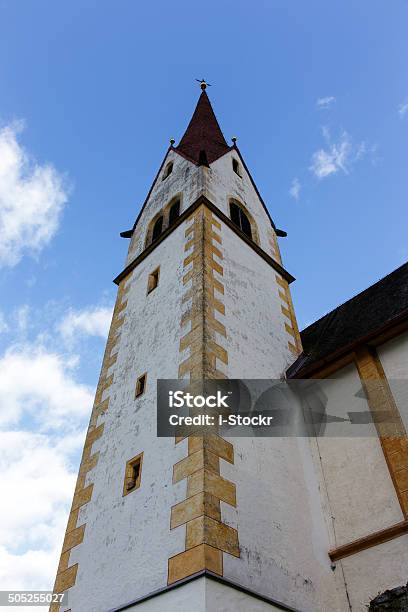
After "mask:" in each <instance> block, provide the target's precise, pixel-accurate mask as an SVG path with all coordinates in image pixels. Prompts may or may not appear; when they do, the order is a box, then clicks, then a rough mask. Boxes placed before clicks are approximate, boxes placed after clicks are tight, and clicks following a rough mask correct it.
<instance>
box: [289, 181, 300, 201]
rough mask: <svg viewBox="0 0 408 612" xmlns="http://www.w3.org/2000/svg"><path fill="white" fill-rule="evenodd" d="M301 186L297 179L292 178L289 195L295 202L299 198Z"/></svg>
mask: <svg viewBox="0 0 408 612" xmlns="http://www.w3.org/2000/svg"><path fill="white" fill-rule="evenodd" d="M300 189H301V185H300V182H299V180H298V179H297V178H294V179H293V181H292V184H291V186H290V189H289V195H290V196H292V198H294V199H295V200H298V199H299V196H300Z"/></svg>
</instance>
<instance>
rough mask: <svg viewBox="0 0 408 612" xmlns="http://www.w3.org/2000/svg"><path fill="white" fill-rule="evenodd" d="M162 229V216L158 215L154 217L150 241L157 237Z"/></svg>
mask: <svg viewBox="0 0 408 612" xmlns="http://www.w3.org/2000/svg"><path fill="white" fill-rule="evenodd" d="M162 230H163V217H162V216H160V217H158V218H157V219H156V222H155V224H154V226H153V233H152V242H154V241H155V240H157V239H158V238H159V236H160V234H161V233H162Z"/></svg>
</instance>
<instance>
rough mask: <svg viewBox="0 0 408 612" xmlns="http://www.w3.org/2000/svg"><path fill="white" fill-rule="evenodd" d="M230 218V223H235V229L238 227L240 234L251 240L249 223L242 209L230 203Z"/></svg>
mask: <svg viewBox="0 0 408 612" xmlns="http://www.w3.org/2000/svg"><path fill="white" fill-rule="evenodd" d="M230 217H231V221H232V222H233V223H235V225H236V226H237V227H239V229H240V230H241V232H243V233H244V234H245V235H246V236H248V238H251V240H252V229H251V223H250V221H249V219H248V217H247V216H246V214H245V213H244V211H243V210H242V208H241V207H240V206H238V204H235V203H234V202H230Z"/></svg>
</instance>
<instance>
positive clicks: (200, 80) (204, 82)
mask: <svg viewBox="0 0 408 612" xmlns="http://www.w3.org/2000/svg"><path fill="white" fill-rule="evenodd" d="M196 81H197V83H200V87H201V89H202V90H203V91H204V89H206V88H207V87H211V84H210V83H207V81H206V80H205V79H196Z"/></svg>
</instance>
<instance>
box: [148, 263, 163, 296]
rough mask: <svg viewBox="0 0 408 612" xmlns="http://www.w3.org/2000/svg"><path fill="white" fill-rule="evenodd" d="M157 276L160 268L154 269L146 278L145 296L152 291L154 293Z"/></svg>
mask: <svg viewBox="0 0 408 612" xmlns="http://www.w3.org/2000/svg"><path fill="white" fill-rule="evenodd" d="M159 275H160V268H156V270H154V271H153V272H151V274H149V276H148V278H147V294H149V293H151V292H152V291H154V289H156V287H157V285H158V284H159Z"/></svg>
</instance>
